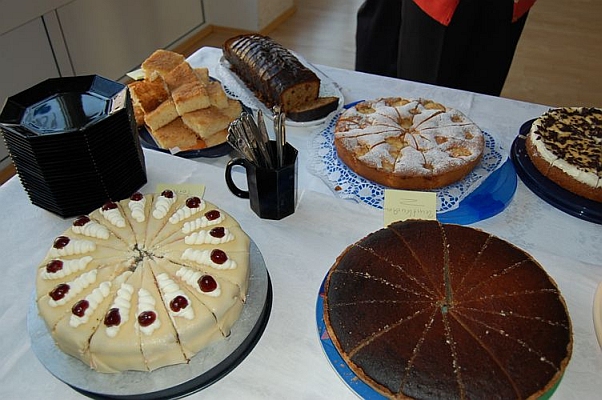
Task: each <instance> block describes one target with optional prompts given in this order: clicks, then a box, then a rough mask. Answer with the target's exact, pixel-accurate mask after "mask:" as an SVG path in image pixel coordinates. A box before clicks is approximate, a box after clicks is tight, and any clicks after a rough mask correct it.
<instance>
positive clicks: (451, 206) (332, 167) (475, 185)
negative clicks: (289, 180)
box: [310, 112, 517, 224]
mask: <svg viewBox="0 0 602 400" xmlns="http://www.w3.org/2000/svg"><path fill="white" fill-rule="evenodd" d="M340 115H341V112H340V113H337V114H336V115H334V116H333V117H332V118H331V119H330V120H329V121H328V122H327V124H326V126H325V128H324V129H323V130H321V131H320V132H319V133H318V134H317V135H316V136H315V137H314V138H313V140H312V143H311V148H312V152H313V161H312V162H311V165H310V171H311V172H312V173H314V174H315V175H317V176H319V177H320V178H322V180H323V181H324V182H325V183H326V184H327V185H328V186H329V187H330V188H331V189H332V190H333V192H334V193H335V194H336V195H338V196H340V197H342V198H346V199H353V200H355V201H358V202H361V203H365V204H367V205H369V206H372V207H375V208H378V209H382V208H383V206H384V197H385V189H387V188H386V187H385V186H382V185H380V184H377V183H375V182H372V181H370V180H367V179H365V178H363V177H361V176H359V175H358V174H356V173H355V172H354V171H352V170H351V169H350V168H349V167H347V165H345V164H344V163H343V162H342V161H341V160H340V159H339V157H338V155H337V152H336V148H335V146H334V128H335V125H336V123H337V120H338V118H339V116H340ZM484 135H485V150H484V152H483V157H482V159H481V163H480V164H479V165H478V166H477V167H476V168H475V169H474V170H473V171H472V172H470V173H469V174H468V175H467V176H466V177H465V178H464V179H462V180H460V181H459V182H456V183H454V184H452V185H449V186H446V187H443V188H440V189H436V190H433V191H434V192H436V193H437V219H438V220H440V221H442V222H449V223H459V224H468V223H472V222H476V221H479V220H482V219H485V218H489V217H491V216H493V215H496V214H497V213H499V212H501V211H502V210H503V209H505V207H506V206H507V205H508V203H509V202H510V200H511V199H512V197H513V195H514V192H515V191H516V182H517V179H516V172H515V171H514V168H513V167H512V163H511V162H510V161H509V160H508V155H507V154H506V153H507V152H506V151H505V150H504V149H503V148H502V146H501V145H500V143H499V142H498V141H496V140H495V138H494V137H493V136H492V135H491V134H489V133H487V132H484ZM481 186H483V188H481ZM479 188H481V190H478V189H479ZM475 197H476V199H475ZM466 207H469V209H467V208H466Z"/></svg>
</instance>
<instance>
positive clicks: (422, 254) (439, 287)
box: [388, 221, 445, 298]
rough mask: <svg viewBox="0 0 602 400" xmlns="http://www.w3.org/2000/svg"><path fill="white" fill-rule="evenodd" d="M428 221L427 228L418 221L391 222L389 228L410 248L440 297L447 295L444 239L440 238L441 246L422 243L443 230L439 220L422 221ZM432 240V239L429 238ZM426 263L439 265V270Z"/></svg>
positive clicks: (440, 233)
mask: <svg viewBox="0 0 602 400" xmlns="http://www.w3.org/2000/svg"><path fill="white" fill-rule="evenodd" d="M420 222H422V223H424V222H426V223H427V228H425V229H419V226H420V225H421V224H420V223H416V221H413V223H412V222H410V223H405V224H399V223H398V224H391V225H389V228H388V229H391V230H392V231H393V232H394V233H395V235H396V237H398V238H399V241H400V242H401V243H404V245H405V246H406V247H407V249H409V252H410V253H411V254H412V257H413V258H414V259H415V260H416V261H417V262H418V264H419V265H420V269H421V271H422V274H423V275H424V276H425V277H426V279H427V282H429V286H431V288H432V291H433V292H434V293H436V295H437V297H438V298H443V297H445V280H444V265H443V262H444V255H443V254H444V245H443V240H440V241H439V243H441V247H440V248H436V249H435V248H428V249H427V248H425V247H424V246H423V245H422V243H426V242H427V237H428V236H441V235H443V231H442V229H441V227H440V225H439V223H438V222H437V221H420ZM428 240H429V241H430V239H428ZM425 265H438V266H439V271H437V272H435V271H431V270H429V268H427V267H425Z"/></svg>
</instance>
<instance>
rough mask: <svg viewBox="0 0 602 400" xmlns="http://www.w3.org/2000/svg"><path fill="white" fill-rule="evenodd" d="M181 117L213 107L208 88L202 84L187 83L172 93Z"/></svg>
mask: <svg viewBox="0 0 602 400" xmlns="http://www.w3.org/2000/svg"><path fill="white" fill-rule="evenodd" d="M171 98H172V99H173V102H174V104H175V106H176V109H177V110H178V114H179V115H184V114H186V113H188V112H191V111H195V110H199V109H203V108H207V107H209V106H210V105H211V101H210V99H209V94H208V93H207V87H205V86H204V85H203V84H201V83H200V82H198V81H197V82H192V83H185V84H183V85H180V86H179V87H178V88H176V89H175V90H174V91H173V92H172V93H171Z"/></svg>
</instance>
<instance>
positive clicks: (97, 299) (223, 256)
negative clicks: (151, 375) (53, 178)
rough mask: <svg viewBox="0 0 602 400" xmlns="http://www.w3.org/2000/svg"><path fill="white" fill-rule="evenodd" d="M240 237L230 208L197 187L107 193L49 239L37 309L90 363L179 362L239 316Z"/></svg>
mask: <svg viewBox="0 0 602 400" xmlns="http://www.w3.org/2000/svg"><path fill="white" fill-rule="evenodd" d="M249 247H250V239H249V237H248V236H247V235H246V233H245V232H244V231H243V230H242V229H241V228H240V225H239V224H238V222H237V221H236V220H235V219H234V218H232V217H231V216H230V215H228V214H227V213H226V212H224V211H223V210H221V209H220V208H218V207H217V206H216V205H214V204H211V203H209V202H207V201H205V200H203V199H200V198H198V197H196V196H190V197H184V196H179V195H177V194H176V192H174V191H171V190H165V191H163V192H162V193H160V194H142V193H139V192H137V193H134V194H133V195H132V196H131V197H130V198H128V199H124V200H121V201H117V202H114V201H108V202H107V203H105V204H104V205H103V206H102V207H100V208H99V209H97V210H94V211H93V212H91V213H90V214H89V215H86V216H81V217H78V218H77V219H75V221H74V222H73V224H72V226H71V227H70V228H69V229H67V230H66V231H65V232H63V233H62V234H61V235H59V236H58V237H57V238H56V239H55V240H54V243H53V244H52V247H51V248H50V250H49V251H48V253H47V255H46V257H45V258H44V260H43V261H42V262H41V263H40V265H39V267H38V273H37V277H36V300H37V306H38V310H39V314H40V316H41V318H42V319H43V320H44V322H45V324H46V326H47V328H48V330H49V332H50V334H51V335H52V337H53V339H54V341H55V342H56V344H57V346H58V347H59V348H60V349H61V350H62V351H64V352H65V353H67V354H70V355H72V356H74V357H76V358H79V359H80V360H82V361H83V362H84V363H86V364H87V365H89V366H90V368H93V369H95V370H97V371H99V372H106V373H114V372H120V371H127V370H137V371H152V370H155V369H157V368H161V367H165V366H168V365H174V364H180V363H186V362H188V361H189V360H190V359H191V358H192V357H194V355H195V354H197V353H198V352H199V351H201V350H203V349H204V348H206V347H207V346H208V345H210V344H211V343H213V342H216V341H220V340H224V339H225V338H227V337H228V336H229V335H230V330H231V329H232V327H233V325H234V324H235V323H236V321H237V320H238V319H239V317H240V314H241V312H242V310H243V307H244V302H245V299H246V293H247V289H248V284H249Z"/></svg>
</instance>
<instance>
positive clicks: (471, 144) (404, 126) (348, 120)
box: [334, 99, 484, 177]
mask: <svg viewBox="0 0 602 400" xmlns="http://www.w3.org/2000/svg"><path fill="white" fill-rule="evenodd" d="M399 100H400V101H399V102H396V101H394V100H392V99H377V100H374V101H364V102H362V103H359V104H357V105H355V106H354V107H351V108H349V109H347V110H346V111H344V112H343V113H342V114H341V116H340V119H339V121H338V123H337V125H336V128H335V134H334V135H335V140H337V141H338V143H339V144H341V145H342V146H344V147H345V148H346V149H347V150H348V151H350V152H353V153H355V154H356V155H357V156H358V157H357V158H358V160H360V161H361V162H362V163H364V164H366V165H367V166H370V167H373V168H378V169H379V170H383V172H385V173H393V174H395V175H397V176H399V177H413V176H424V177H429V176H435V175H443V174H445V173H447V172H449V171H453V170H454V169H457V168H461V167H462V166H464V165H466V164H468V163H471V162H473V161H474V160H475V159H477V158H479V157H480V156H481V154H482V152H483V148H484V138H483V133H482V132H481V130H480V129H479V127H478V126H477V125H476V124H474V123H473V122H471V121H470V120H469V119H468V118H467V117H466V116H465V115H464V114H462V113H461V112H460V111H458V110H454V109H450V108H446V107H444V106H442V105H440V104H436V103H433V102H431V101H429V100H423V99H418V100H410V101H407V100H403V99H399ZM401 100H403V101H401ZM433 107H434V108H433Z"/></svg>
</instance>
